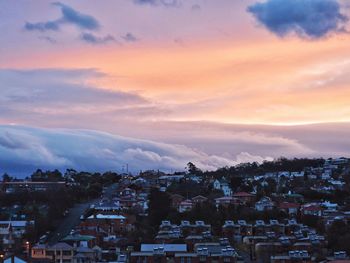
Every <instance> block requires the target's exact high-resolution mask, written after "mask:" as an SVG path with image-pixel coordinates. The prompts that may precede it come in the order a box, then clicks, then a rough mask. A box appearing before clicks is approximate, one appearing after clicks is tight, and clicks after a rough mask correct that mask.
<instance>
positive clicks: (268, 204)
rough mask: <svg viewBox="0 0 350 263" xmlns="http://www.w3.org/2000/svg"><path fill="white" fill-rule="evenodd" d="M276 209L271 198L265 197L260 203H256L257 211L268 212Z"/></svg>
mask: <svg viewBox="0 0 350 263" xmlns="http://www.w3.org/2000/svg"><path fill="white" fill-rule="evenodd" d="M274 207H275V203H274V202H273V201H272V200H271V198H270V197H267V196H264V197H262V198H261V199H260V200H259V201H258V202H256V203H255V210H257V211H267V210H272V209H273V208H274Z"/></svg>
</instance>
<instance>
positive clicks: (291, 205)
mask: <svg viewBox="0 0 350 263" xmlns="http://www.w3.org/2000/svg"><path fill="white" fill-rule="evenodd" d="M299 207H300V205H299V204H297V203H288V202H283V203H280V205H279V208H281V209H289V208H299Z"/></svg>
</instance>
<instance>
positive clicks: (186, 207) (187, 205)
mask: <svg viewBox="0 0 350 263" xmlns="http://www.w3.org/2000/svg"><path fill="white" fill-rule="evenodd" d="M192 208H193V202H192V200H190V199H186V200H184V201H182V202H181V203H180V205H179V209H178V210H179V212H180V213H183V212H186V211H190V210H192Z"/></svg>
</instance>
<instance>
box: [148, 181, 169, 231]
mask: <svg viewBox="0 0 350 263" xmlns="http://www.w3.org/2000/svg"><path fill="white" fill-rule="evenodd" d="M170 211H171V199H170V197H169V195H168V194H167V193H164V192H160V191H159V190H158V189H157V188H152V189H151V191H150V195H149V209H148V218H149V223H150V225H152V226H154V227H157V226H158V225H160V223H161V221H162V220H164V219H166V218H167V216H168V214H169V213H170Z"/></svg>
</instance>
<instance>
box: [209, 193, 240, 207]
mask: <svg viewBox="0 0 350 263" xmlns="http://www.w3.org/2000/svg"><path fill="white" fill-rule="evenodd" d="M240 204H241V201H240V200H238V199H237V198H234V197H231V196H224V197H219V198H215V205H216V207H219V206H220V205H221V206H225V207H227V206H229V205H240Z"/></svg>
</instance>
